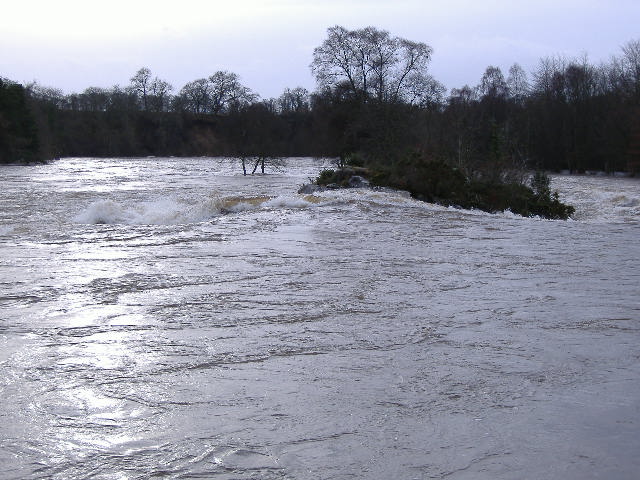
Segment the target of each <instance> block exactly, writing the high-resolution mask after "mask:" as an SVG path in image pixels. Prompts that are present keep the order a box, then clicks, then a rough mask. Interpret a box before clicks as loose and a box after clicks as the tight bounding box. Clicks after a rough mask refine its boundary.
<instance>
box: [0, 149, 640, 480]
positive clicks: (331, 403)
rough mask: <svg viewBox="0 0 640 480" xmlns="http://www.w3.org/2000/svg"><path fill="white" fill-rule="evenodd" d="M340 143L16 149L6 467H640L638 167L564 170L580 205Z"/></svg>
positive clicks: (2, 218)
mask: <svg viewBox="0 0 640 480" xmlns="http://www.w3.org/2000/svg"><path fill="white" fill-rule="evenodd" d="M327 165H329V163H328V162H323V161H321V160H313V159H303V158H291V159H288V160H287V164H286V166H284V167H282V168H281V170H280V171H277V172H273V171H272V172H273V173H268V174H267V175H255V176H246V177H245V176H243V175H242V173H241V168H240V166H239V165H238V164H235V163H233V162H232V161H231V160H225V159H212V158H197V159H173V158H146V159H76V158H70V159H62V160H59V161H56V162H54V163H51V164H49V165H43V166H32V167H25V166H5V167H2V168H0V253H1V256H0V367H1V368H0V395H1V401H0V478H2V479H23V478H29V479H57V480H68V479H88V478H91V479H113V480H121V479H122V480H125V479H160V478H163V479H165V478H166V479H196V478H201V479H228V480H231V479H383V480H384V479H397V480H400V479H430V478H436V479H439V478H446V479H563V480H567V479H576V480H578V479H589V478H603V479H635V478H638V477H637V475H638V472H639V471H640V455H639V453H640V241H639V240H640V181H638V180H635V179H625V178H610V177H596V176H593V177H570V176H559V177H554V178H553V181H552V187H553V189H555V190H558V191H559V193H560V197H561V199H563V200H564V201H566V202H568V203H571V204H573V205H574V206H575V207H576V214H575V215H574V218H573V219H572V220H569V221H566V222H565V221H550V220H542V219H538V218H522V217H519V216H516V215H512V214H509V213H508V212H507V213H503V214H497V215H490V214H486V213H482V212H477V211H466V210H455V209H452V208H445V207H440V206H437V205H432V204H428V203H422V202H419V201H415V200H413V199H411V198H409V197H408V196H407V195H404V194H402V193H400V192H387V191H373V190H364V189H357V190H355V189H354V190H341V191H326V192H320V193H316V194H314V195H299V194H297V193H296V191H297V190H298V187H299V186H300V185H301V184H303V183H305V182H308V181H309V177H313V176H315V175H317V173H318V172H319V171H320V170H321V169H322V168H324V167H326V166H327ZM267 172H269V166H267Z"/></svg>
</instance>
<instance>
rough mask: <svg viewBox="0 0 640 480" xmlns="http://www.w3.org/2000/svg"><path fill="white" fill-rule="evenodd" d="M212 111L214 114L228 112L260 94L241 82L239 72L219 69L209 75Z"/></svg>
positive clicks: (254, 99)
mask: <svg viewBox="0 0 640 480" xmlns="http://www.w3.org/2000/svg"><path fill="white" fill-rule="evenodd" d="M209 84H210V96H211V97H210V98H211V104H210V111H211V113H213V114H214V115H218V114H221V113H228V112H229V111H231V110H234V109H238V108H239V107H240V106H242V105H248V104H250V103H252V102H254V101H256V100H257V99H258V95H256V94H255V93H253V92H252V91H251V90H250V89H249V88H247V87H245V86H244V85H242V84H241V83H240V77H238V75H237V74H235V73H232V72H226V71H218V72H216V73H214V74H213V75H211V76H210V77H209Z"/></svg>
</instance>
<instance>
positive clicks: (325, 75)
mask: <svg viewBox="0 0 640 480" xmlns="http://www.w3.org/2000/svg"><path fill="white" fill-rule="evenodd" d="M432 55H433V51H432V49H431V48H430V47H429V46H428V45H426V44H424V43H420V42H414V41H410V40H407V39H404V38H400V37H394V36H392V35H391V34H390V33H389V32H386V31H384V30H379V29H377V28H374V27H367V28H363V29H356V30H348V29H346V28H344V27H340V26H335V27H331V28H329V29H328V31H327V37H326V39H325V40H324V41H323V43H322V44H321V45H320V46H318V47H317V48H316V49H315V50H314V53H313V58H312V62H311V66H310V67H311V70H312V72H313V74H314V76H315V78H316V80H317V88H316V90H315V91H314V92H309V91H307V90H306V89H304V88H302V87H296V88H287V89H285V91H284V92H282V94H281V95H280V96H279V97H277V98H269V99H261V98H259V96H258V95H257V94H256V93H255V92H253V91H252V90H251V89H250V88H248V87H247V86H245V85H244V84H243V83H242V81H241V79H240V78H239V77H238V75H237V74H235V73H233V72H228V71H217V72H213V73H212V74H211V75H209V76H207V77H204V78H200V79H195V80H193V81H191V82H188V83H187V84H185V85H184V86H183V87H182V88H181V89H180V90H178V91H174V88H173V86H172V85H170V84H169V82H167V81H165V80H163V79H161V78H158V77H157V76H154V75H153V73H152V72H151V71H150V70H149V69H148V68H141V69H140V70H139V71H137V72H135V74H133V76H132V77H131V78H130V79H129V83H128V84H127V85H125V86H118V85H116V86H114V87H112V88H99V87H89V88H87V89H86V90H84V91H83V92H81V93H71V94H65V93H63V92H62V91H61V90H59V89H56V88H51V87H45V86H42V85H39V84H37V83H32V84H28V85H21V84H18V83H17V82H14V81H11V80H9V79H5V78H0V163H12V162H39V161H45V160H47V159H52V158H57V157H62V156H85V157H114V156H116V157H118V156H149V155H156V156H160V155H162V156H168V155H172V156H230V157H235V158H238V159H240V160H241V162H240V163H241V165H242V168H243V171H244V173H245V174H247V173H250V172H251V170H253V171H254V172H255V171H256V170H257V169H258V168H260V169H261V171H262V172H264V169H265V164H266V165H269V163H270V162H271V161H273V159H276V158H279V157H286V156H330V157H335V158H339V159H340V161H339V165H338V166H337V167H336V170H335V171H334V172H333V174H330V173H327V172H324V173H323V175H322V176H321V178H319V179H318V183H323V182H324V183H325V184H336V185H339V184H341V183H343V182H344V181H345V178H346V176H347V175H348V173H349V172H350V171H352V170H353V169H354V168H358V169H361V170H360V172H359V173H360V174H362V175H364V176H365V177H366V178H367V181H368V182H370V183H371V184H373V185H386V186H391V187H394V188H401V189H404V190H407V191H409V192H410V193H411V194H412V195H413V196H415V197H416V198H420V199H424V200H428V201H434V202H439V203H443V204H447V205H456V206H460V207H467V208H480V209H484V210H488V211H499V210H505V209H511V211H513V212H516V213H520V214H523V215H541V216H545V217H551V218H567V217H568V216H569V215H570V214H571V211H572V209H571V207H570V206H567V205H563V204H562V203H561V202H560V201H559V199H558V197H557V195H554V194H552V193H551V191H550V189H549V181H548V177H547V176H546V174H545V173H543V172H549V171H556V172H557V171H568V172H572V173H584V172H588V171H602V172H607V173H613V172H626V173H627V174H629V175H635V174H637V173H638V172H639V171H640V40H632V41H629V42H628V43H627V44H625V45H624V46H622V48H621V51H620V53H619V54H618V55H616V56H612V57H611V59H610V60H609V61H608V62H606V63H602V64H599V65H593V64H591V63H590V62H589V60H588V58H587V57H586V56H585V57H582V58H577V59H567V58H563V57H552V58H544V59H541V60H540V62H539V65H538V67H537V68H536V69H535V71H533V72H530V73H529V74H527V72H525V71H524V70H523V69H522V68H521V67H520V66H519V65H518V64H517V63H516V64H513V66H511V68H510V69H509V70H508V72H507V74H506V76H505V74H504V73H503V72H502V71H501V70H500V68H498V67H494V66H489V67H487V69H486V71H485V72H484V74H483V75H482V77H481V78H480V79H479V83H478V84H477V85H475V86H468V85H465V86H462V87H460V88H453V89H452V90H450V91H447V89H446V88H445V86H444V85H442V84H441V83H440V82H438V81H437V80H436V79H434V78H433V77H432V76H431V75H430V74H429V73H428V65H429V62H430V60H431V57H432ZM345 169H347V170H345ZM348 169H351V170H348ZM345 172H346V173H345ZM535 172H538V173H535ZM332 175H334V176H335V177H332Z"/></svg>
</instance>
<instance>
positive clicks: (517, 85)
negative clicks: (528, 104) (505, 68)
mask: <svg viewBox="0 0 640 480" xmlns="http://www.w3.org/2000/svg"><path fill="white" fill-rule="evenodd" d="M507 90H508V92H509V98H511V99H512V100H514V101H515V102H516V103H519V104H521V103H522V102H524V100H525V98H526V97H527V95H528V94H529V81H528V79H527V72H525V71H524V69H523V68H522V67H521V66H520V65H519V64H517V63H514V64H513V65H511V67H510V68H509V75H508V76H507Z"/></svg>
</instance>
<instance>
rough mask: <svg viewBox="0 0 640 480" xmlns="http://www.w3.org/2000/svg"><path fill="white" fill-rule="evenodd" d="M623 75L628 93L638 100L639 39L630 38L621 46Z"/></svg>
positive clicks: (639, 76)
mask: <svg viewBox="0 0 640 480" xmlns="http://www.w3.org/2000/svg"><path fill="white" fill-rule="evenodd" d="M622 52H623V54H624V57H623V60H622V65H623V72H624V73H623V76H624V82H625V85H626V87H627V91H628V92H629V94H631V95H632V96H634V97H635V99H636V101H638V102H640V40H631V41H629V42H627V43H626V44H625V45H624V46H623V47H622Z"/></svg>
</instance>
